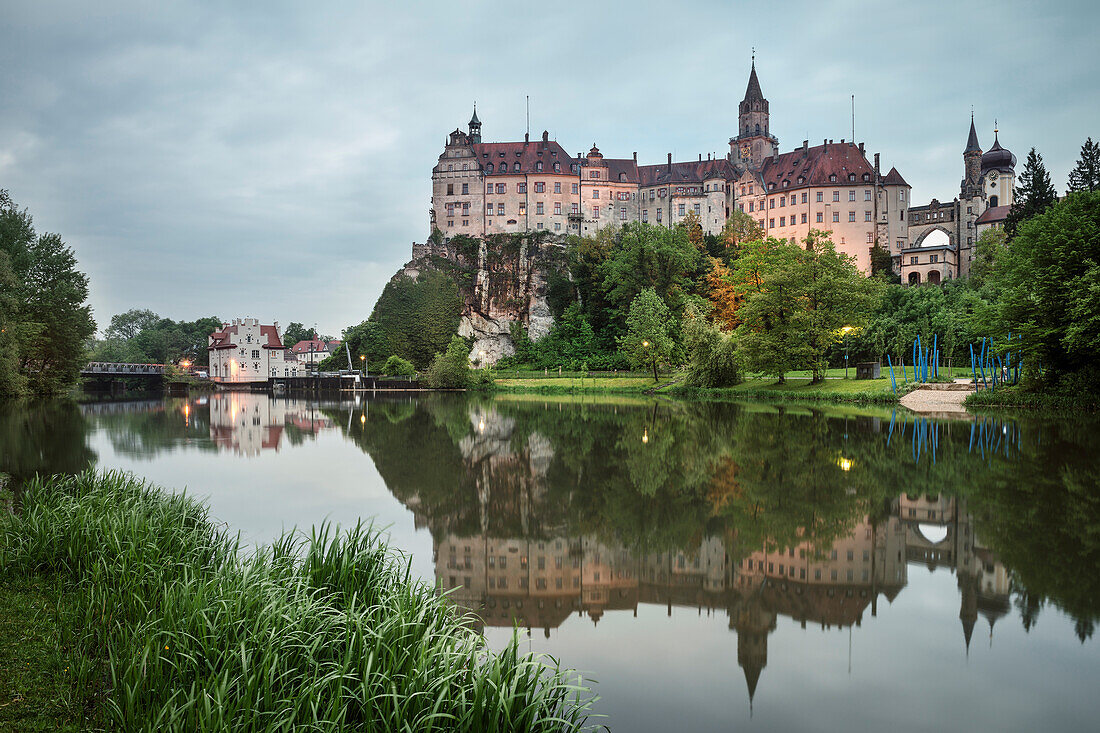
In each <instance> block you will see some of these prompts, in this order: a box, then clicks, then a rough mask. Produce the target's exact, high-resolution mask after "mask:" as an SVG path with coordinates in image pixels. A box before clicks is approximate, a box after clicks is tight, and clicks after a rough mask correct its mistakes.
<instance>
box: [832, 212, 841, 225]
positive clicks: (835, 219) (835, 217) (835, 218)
mask: <svg viewBox="0 0 1100 733" xmlns="http://www.w3.org/2000/svg"><path fill="white" fill-rule="evenodd" d="M833 223H834V224H839V223H840V212H839V211H834V212H833Z"/></svg>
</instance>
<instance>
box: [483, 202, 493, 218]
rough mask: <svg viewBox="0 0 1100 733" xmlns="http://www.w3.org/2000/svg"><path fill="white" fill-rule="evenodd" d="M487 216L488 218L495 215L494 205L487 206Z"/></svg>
mask: <svg viewBox="0 0 1100 733" xmlns="http://www.w3.org/2000/svg"><path fill="white" fill-rule="evenodd" d="M485 214H486V215H487V216H492V215H493V205H492V204H485Z"/></svg>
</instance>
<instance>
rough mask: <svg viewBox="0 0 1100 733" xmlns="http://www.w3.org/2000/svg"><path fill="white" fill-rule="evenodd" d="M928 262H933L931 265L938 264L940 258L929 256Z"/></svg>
mask: <svg viewBox="0 0 1100 733" xmlns="http://www.w3.org/2000/svg"><path fill="white" fill-rule="evenodd" d="M928 261H929V262H933V263H935V262H939V261H940V256H939V255H929V256H928Z"/></svg>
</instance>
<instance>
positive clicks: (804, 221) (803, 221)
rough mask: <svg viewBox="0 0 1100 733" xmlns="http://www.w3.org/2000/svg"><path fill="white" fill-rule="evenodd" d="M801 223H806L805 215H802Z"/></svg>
mask: <svg viewBox="0 0 1100 733" xmlns="http://www.w3.org/2000/svg"><path fill="white" fill-rule="evenodd" d="M819 216H820V215H819ZM802 223H803V224H805V223H806V215H805V214H803V215H802Z"/></svg>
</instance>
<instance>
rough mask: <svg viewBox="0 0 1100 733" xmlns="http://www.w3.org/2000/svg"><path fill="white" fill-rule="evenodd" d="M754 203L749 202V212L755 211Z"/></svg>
mask: <svg viewBox="0 0 1100 733" xmlns="http://www.w3.org/2000/svg"><path fill="white" fill-rule="evenodd" d="M754 203H755V202H753V201H750V202H749V211H752V210H753V204H754Z"/></svg>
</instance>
